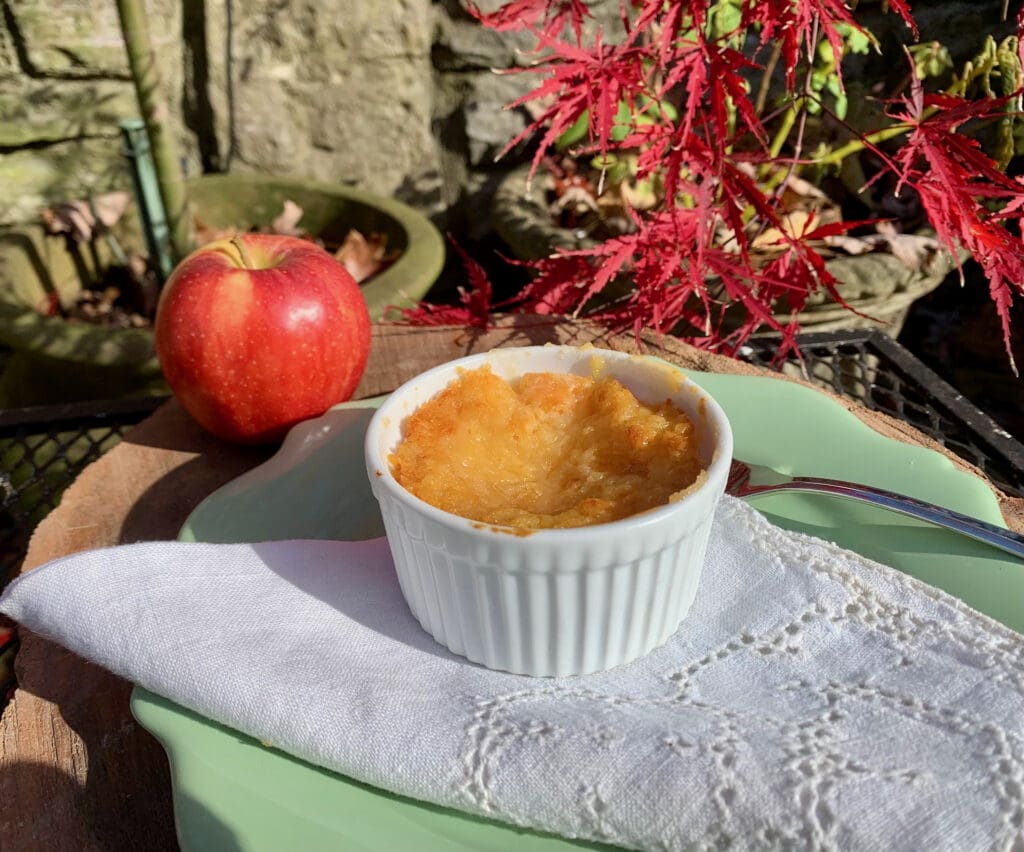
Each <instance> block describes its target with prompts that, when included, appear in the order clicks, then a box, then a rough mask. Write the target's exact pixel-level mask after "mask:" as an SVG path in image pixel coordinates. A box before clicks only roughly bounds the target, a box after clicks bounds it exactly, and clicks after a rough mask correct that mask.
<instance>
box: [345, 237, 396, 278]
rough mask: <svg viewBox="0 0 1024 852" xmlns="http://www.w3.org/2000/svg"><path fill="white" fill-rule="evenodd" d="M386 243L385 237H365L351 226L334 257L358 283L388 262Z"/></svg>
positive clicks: (378, 270)
mask: <svg viewBox="0 0 1024 852" xmlns="http://www.w3.org/2000/svg"><path fill="white" fill-rule="evenodd" d="M386 244H387V241H386V239H385V238H384V237H383V236H382V235H380V234H371V235H370V237H369V238H367V237H364V236H363V235H362V234H361V233H359V231H357V230H355V228H353V229H351V230H350V231H349V232H348V233H347V234H346V235H345V240H344V242H342V244H341V248H339V249H338V250H337V251H336V252H335V253H334V257H335V259H336V260H337V261H338V262H339V263H340V264H341V265H342V266H344V267H345V268H346V269H347V270H348V271H349V274H350V275H351V276H352V277H353V278H355V279H356V282H357V283H358V282H360V281H365V280H366V279H367V278H369V277H370V276H371V275H373V274H374V273H376V272H380V270H381V269H383V268H384V267H385V266H386V265H387V264H388V263H389V262H390V258H389V257H388V255H387V250H386Z"/></svg>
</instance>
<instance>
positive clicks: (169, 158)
mask: <svg viewBox="0 0 1024 852" xmlns="http://www.w3.org/2000/svg"><path fill="white" fill-rule="evenodd" d="M117 12H118V15H120V17H121V34H122V35H123V36H124V44H125V48H126V50H127V53H128V65H129V67H130V68H131V73H132V80H133V81H134V83H135V94H136V96H137V97H138V100H139V109H140V111H141V112H142V119H143V121H144V122H145V123H146V133H147V135H148V136H149V147H150V151H151V152H152V156H153V164H154V166H155V167H156V174H157V183H158V184H159V186H160V196H161V198H162V199H163V203H164V210H165V212H166V216H167V224H168V227H169V228H170V241H171V254H172V256H173V258H174V260H175V262H177V261H179V260H181V259H182V258H183V257H184V256H185V255H186V254H188V252H189V250H190V248H191V243H192V235H191V223H190V222H189V217H188V200H187V196H186V192H185V178H184V175H183V174H182V170H181V161H180V159H179V157H178V154H177V151H176V147H177V146H176V145H175V144H174V140H173V139H172V138H171V135H170V133H168V131H167V126H166V119H167V105H166V104H165V103H164V101H163V99H162V97H161V94H160V72H159V69H158V68H157V63H156V53H155V51H154V50H153V45H152V43H151V42H150V39H149V28H148V27H147V25H146V9H145V6H144V4H143V1H142V0H117Z"/></svg>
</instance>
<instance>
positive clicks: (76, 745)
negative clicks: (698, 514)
mask: <svg viewBox="0 0 1024 852" xmlns="http://www.w3.org/2000/svg"><path fill="white" fill-rule="evenodd" d="M547 342H552V343H574V344H583V343H593V345H595V346H600V347H606V348H612V349H621V350H627V351H635V350H636V348H637V343H636V340H635V339H634V338H633V336H632V335H610V334H608V333H606V332H602V331H601V330H599V329H597V328H595V327H593V326H589V325H586V324H584V323H576V322H566V321H556V320H553V319H551V318H542V317H506V318H503V319H501V320H499V321H498V323H497V325H496V326H495V327H493V328H492V329H490V330H488V331H486V332H484V331H482V330H480V329H474V328H461V327H458V328H455V327H434V328H415V329H413V328H407V327H400V326H388V325H380V326H377V327H375V329H374V337H373V347H372V350H371V357H370V363H369V365H368V367H367V370H366V373H365V375H364V377H363V381H362V383H361V384H360V386H359V389H358V390H357V392H356V396H357V397H364V396H374V395H376V394H380V393H385V392H387V391H389V390H393V389H394V388H395V387H397V386H398V385H399V384H401V383H402V382H403V381H405V380H406V379H408V378H411V377H412V376H413V375H415V374H417V373H419V372H421V371H423V370H424V369H426V368H428V367H431V366H434V365H436V364H439V363H442V362H444V361H449V360H451V359H453V358H458V357H461V356H463V355H467V354H471V353H473V352H481V351H486V350H488V349H492V348H495V347H499V346H524V345H536V344H542V343H547ZM644 346H645V349H646V351H648V352H651V353H652V354H656V355H659V356H661V357H663V358H666V359H668V360H671V361H673V362H675V363H677V364H680V365H681V366H683V367H687V368H689V369H695V370H710V371H715V372H728V373H745V374H750V375H772V376H777V374H774V373H772V374H766V373H765V372H764V371H761V370H758V369H757V368H754V367H751V366H749V365H746V364H742V363H740V362H737V361H733V360H730V359H727V358H722V357H720V356H714V355H709V354H707V353H704V352H700V351H698V350H696V349H693V348H692V347H689V346H687V345H685V344H682V343H679V342H678V341H674V340H670V339H658V338H654V337H649V338H647V337H645V338H644ZM779 380H780V381H790V380H789V379H782V378H779ZM840 402H841V403H842V404H843V405H844V406H845V407H846V408H848V409H849V410H851V411H853V412H854V413H855V414H857V415H858V416H859V417H861V419H863V420H865V422H867V423H869V425H871V426H872V427H874V428H875V429H877V430H878V431H880V432H882V433H883V434H886V435H888V436H889V437H894V438H897V439H900V440H904V441H908V442H911V443H916V444H921V445H924V446H928V447H931V448H932V449H937V450H939V451H940V452H944V451H943V450H942V448H941V447H939V446H938V445H937V444H936V443H935V442H934V441H932V440H931V439H929V438H927V437H925V436H924V435H922V434H920V433H918V432H917V431H916V430H914V429H913V428H912V427H910V426H908V425H906V424H903V423H900V422H898V421H895V420H892V419H890V418H888V417H886V416H885V415H881V414H877V413H872V412H868V411H867V410H865V409H863V408H860V407H859V406H858V405H857V404H856V403H853V402H851V401H849V400H840ZM272 452H273V448H251V447H239V446H233V445H229V444H226V443H224V442H223V441H220V440H218V439H216V438H214V437H212V436H210V435H208V434H206V433H204V432H203V431H202V430H201V429H200V428H199V427H198V426H197V425H196V424H195V423H194V422H193V421H192V420H191V418H190V417H189V416H188V415H187V414H186V413H185V412H184V411H183V410H182V408H181V407H180V406H179V405H178V404H177V403H176V402H174V401H171V402H169V403H167V404H166V405H164V406H162V407H161V408H160V409H159V410H158V411H157V412H156V413H155V414H153V415H152V416H151V417H150V418H148V419H147V420H145V421H144V422H143V423H141V424H139V425H138V426H137V427H135V428H134V429H133V430H132V431H131V432H130V433H129V434H128V435H127V437H126V439H125V440H124V441H123V442H122V443H121V444H119V445H118V446H117V447H115V448H114V449H113V450H111V451H110V452H109V453H107V454H106V455H104V456H103V457H102V458H101V459H99V460H98V461H96V462H95V463H93V464H92V465H90V466H89V467H88V468H87V469H86V470H85V471H84V472H83V473H82V474H81V476H79V478H78V479H77V480H76V481H75V483H73V484H72V486H71V487H70V488H69V489H68V491H67V492H66V493H65V495H64V498H63V500H62V502H61V505H60V506H59V507H58V508H57V509H55V510H54V511H53V512H52V513H51V514H50V515H49V517H47V518H46V520H44V521H43V522H42V523H41V524H40V525H39V527H38V529H37V530H36V533H35V535H34V536H33V539H32V542H31V545H30V547H29V552H28V555H27V557H26V559H25V563H24V566H23V569H22V570H23V571H29V570H31V569H32V568H34V567H36V566H38V565H41V564H43V563H45V562H48V561H50V560H52V559H55V558H57V557H59V556H64V555H67V554H70V553H75V552H77V551H81V550H86V549H89V548H94V547H103V546H107V545H113V544H120V543H128V542H136V541H153V540H160V539H173V538H175V536H176V535H177V532H178V530H179V528H180V527H181V525H182V523H183V522H184V521H185V519H186V518H187V517H188V515H189V514H190V513H191V511H192V510H193V509H194V508H195V506H196V505H197V504H198V503H199V501H200V500H202V499H203V497H205V496H206V495H207V494H209V493H210V492H211V491H213V490H215V489H216V488H218V487H220V486H221V485H223V484H224V483H226V482H228V481H229V480H231V479H234V478H235V477H236V476H238V475H239V474H241V473H243V472H244V471H246V470H248V469H249V468H251V467H253V466H255V465H256V464H259V463H260V462H262V461H264V460H265V459H266V458H268V457H269V456H270V455H271V454H272ZM947 455H948V453H947ZM957 463H958V464H959V465H960V466H962V467H965V468H967V469H971V468H969V467H968V466H967V465H965V464H963V463H962V462H959V461H957ZM971 470H973V469H971ZM975 472H977V471H975ZM999 496H1000V499H1001V506H1002V508H1003V513H1004V515H1005V516H1006V518H1007V522H1008V524H1009V525H1010V526H1011V527H1014V528H1016V529H1018V530H1024V502H1022V501H1020V500H1013V499H1010V498H1007V497H1005V496H1003V495H999ZM15 672H16V675H17V679H18V688H17V690H16V691H15V694H14V697H13V699H12V700H11V702H10V703H9V704H8V706H7V708H6V709H5V711H4V713H3V716H2V717H0V802H2V803H3V804H2V806H0V848H2V849H4V850H7V852H21V850H26V852H28V850H32V852H35V850H48V852H63V851H64V850H67V852H87V850H102V852H111V850H113V851H114V852H119V850H135V849H138V850H147V852H158V850H164V849H176V848H177V843H176V840H175V835H174V822H173V813H172V809H171V786H170V775H169V769H168V764H167V758H166V756H165V755H164V752H163V750H162V749H161V748H160V746H159V745H158V744H157V742H156V740H154V739H153V738H152V737H151V736H150V735H149V734H148V733H147V732H145V731H144V730H142V729H141V728H140V727H139V726H138V725H137V724H136V723H135V721H134V720H133V719H132V717H131V715H130V713H129V709H128V699H129V694H130V692H131V684H129V683H127V682H125V681H123V680H121V679H120V678H117V677H115V676H113V675H111V674H109V673H107V672H105V671H103V670H102V669H100V668H98V667H96V666H94V665H91V664H90V663H87V662H86V661H84V660H82V659H81V658H79V657H77V656H75V655H74V654H71V653H70V652H68V651H66V650H64V649H63V648H61V647H59V646H57V645H55V644H53V643H51V642H49V641H47V640H46V639H43V638H42V637H40V636H37V635H34V634H31V633H28V632H27V631H22V635H21V648H20V650H19V652H18V656H17V659H16V666H15Z"/></svg>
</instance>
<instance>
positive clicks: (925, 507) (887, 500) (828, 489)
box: [744, 476, 1024, 559]
mask: <svg viewBox="0 0 1024 852" xmlns="http://www.w3.org/2000/svg"><path fill="white" fill-rule="evenodd" d="M744 490H745V492H746V494H749V495H753V494H760V493H767V492H769V491H814V492H817V493H821V494H831V495H833V496H835V497H846V498H848V499H850V500H860V501H861V502H863V503H871V504H872V505H875V506H881V507H883V508H885V509H890V510H891V511H893V512H899V513H901V514H903V515H909V516H910V517H912V518H917V519H919V520H922V521H928V522H930V523H933V524H936V525H937V526H940V527H945V528H946V529H950V530H955V531H956V532H958V533H962V534H963V535H966V536H970V537H971V538H973V539H976V540H977V541H981V542H984V543H985V544H988V545H991V546H992V547H998V548H999V549H1000V550H1004V551H1006V552H1007V553H1012V554H1013V555H1014V556H1016V557H1017V558H1018V559H1024V535H1020V534H1019V533H1015V532H1013V531H1012V530H1008V529H1004V528H1003V527H998V526H996V525H995V524H990V523H988V522H986V521H982V520H979V519H978V518H972V517H970V516H969V515H964V514H961V513H960V512H954V511H953V510H952V509H944V508H943V507H941V506H936V505H934V504H932V503H925V502H923V501H921V500H915V499H914V498H913V497H907V496H905V495H903V494H895V493H893V492H892V491H885V490H883V489H881V488H872V487H871V486H869V485H857V484H855V483H852V482H841V481H838V480H835V479H819V478H817V477H812V476H798V477H794V478H793V479H792V480H790V481H789V482H784V483H779V484H777V485H747V486H746V487H745V489H744Z"/></svg>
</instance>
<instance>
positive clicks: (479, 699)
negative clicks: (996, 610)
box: [0, 497, 1024, 850]
mask: <svg viewBox="0 0 1024 852" xmlns="http://www.w3.org/2000/svg"><path fill="white" fill-rule="evenodd" d="M0 611H3V612H4V613H6V614H8V615H9V616H11V617H12V618H14V619H15V620H16V621H18V622H20V623H21V624H23V625H25V626H27V627H29V628H30V629H32V630H35V631H37V632H39V633H42V634H44V635H46V636H49V637H51V638H53V639H54V640H56V641H57V642H59V643H60V644H62V645H64V646H66V647H68V648H70V649H72V650H74V651H76V652H78V653H79V654H81V655H82V656H84V657H87V658H89V659H91V660H94V661H96V662H98V663H99V664H101V665H103V666H105V667H106V668H108V669H110V670H112V671H114V672H116V673H117V674H120V675H122V676H124V677H126V678H128V679H129V680H131V681H134V682H135V683H137V684H140V685H142V686H144V687H146V688H147V689H150V690H152V691H153V692H156V693H158V694H160V695H163V696H165V697H167V698H170V699H172V700H174V701H176V702H178V703H180V704H182V705H184V706H186V707H188V708H191V709H192V710H195V711H196V712H198V713H200V714H202V715H204V716H207V717H209V718H211V719H214V720H216V721H218V722H222V723H224V724H226V725H229V726H231V727H233V728H235V729H237V730H239V731H243V732H245V733H247V734H250V735H252V736H254V737H257V738H259V739H260V740H263V741H266V742H270V743H272V744H273V745H274V746H276V747H278V748H280V749H283V750H284V751H287V752H290V753H292V754H295V755H297V756H299V757H302V758H305V759H306V760H308V761H311V762H313V763H316V764H320V765H322V766H326V767H329V768H332V769H335V770H337V771H339V772H341V773H343V774H345V775H349V776H351V777H353V778H356V779H359V780H361V781H365V782H367V783H369V784H372V785H375V786H378V787H382V788H386V789H388V790H391V791H394V792H397V793H400V794H403V795H407V796H412V797H415V798H418V799H425V800H429V801H432V802H436V803H439V804H441V805H447V806H450V807H454V808H459V809H462V810H466V811H470V812H473V813H478V814H483V815H485V816H488V817H492V818H495V819H499V820H503V821H507V822H511V823H514V824H518V825H522V826H529V827H534V828H540V829H545V830H547V831H551V832H555V833H558V834H561V835H565V836H568V837H580V838H588V839H593V840H603V841H606V842H610V843H614V844H619V845H622V846H626V847H632V848H642V849H662V848H669V849H676V848H683V847H690V846H694V845H699V846H708V847H713V846H718V845H722V846H725V845H728V844H729V843H732V844H734V845H735V846H737V847H740V848H743V847H754V848H763V847H780V846H782V847H784V846H799V847H801V848H804V847H821V848H824V847H837V848H843V849H881V848H885V849H906V850H917V849H923V848H929V849H967V848H982V847H984V848H1007V849H1009V848H1016V847H1014V843H1015V842H1017V843H1019V842H1020V838H1021V832H1022V830H1024V803H1022V790H1024V714H1022V713H1021V707H1022V706H1024V704H1022V699H1024V639H1022V637H1021V636H1019V635H1018V634H1016V633H1014V632H1013V631H1011V630H1009V629H1007V628H1005V627H1003V626H1001V625H999V624H997V623H996V622H994V621H992V620H990V619H989V618H987V617H985V616H983V615H980V614H978V613H976V612H974V611H972V610H970V609H969V608H968V607H966V606H965V605H963V604H962V603H960V602H958V601H957V600H956V599H954V598H952V597H950V596H948V595H946V594H945V593H943V592H940V591H937V590H935V589H933V588H931V587H929V586H926V585H923V584H921V583H919V582H917V581H914V580H912V579H909V578H907V577H905V576H904V575H902V574H899V573H898V572H896V571H894V570H892V569H890V568H887V567H885V566H881V565H878V564H876V563H873V562H869V561H867V560H865V559H862V558H861V557H859V556H856V555H854V554H852V553H849V552H847V551H844V550H840V549H839V548H836V547H834V546H832V545H830V544H827V543H824V542H822V541H819V540H817V539H813V538H809V537H806V536H802V535H798V534H795V533H787V532H784V531H782V530H780V529H778V528H776V527H774V526H771V525H770V524H769V523H768V522H767V521H765V520H764V518H762V517H761V516H760V515H759V514H757V513H756V512H755V511H754V510H753V509H751V508H749V507H748V506H746V505H745V504H743V503H740V502H738V501H736V500H733V499H730V498H728V497H727V498H725V499H723V501H722V504H721V507H720V509H719V512H718V516H717V518H716V526H715V531H714V534H713V536H712V542H711V546H710V549H709V555H708V563H707V568H706V570H705V573H704V576H703V578H702V579H701V585H700V589H699V591H698V594H697V599H696V602H695V604H694V607H693V610H692V611H691V613H690V616H689V617H688V618H687V620H686V621H684V623H683V625H682V627H681V628H680V629H679V630H678V631H677V632H676V634H675V635H674V636H673V637H672V638H671V639H670V640H669V642H668V643H667V644H666V645H665V646H663V647H662V648H659V649H657V650H655V651H654V652H652V653H651V654H649V655H648V656H647V657H645V658H643V659H641V660H639V661H637V662H635V663H632V664H630V665H627V666H622V667H619V668H617V669H613V670H611V671H608V672H604V673H601V674H595V675H588V676H585V677H579V678H565V679H541V678H528V677H521V676H516V675H510V674H505V673H502V672H496V671H490V670H487V669H484V668H482V667H480V666H476V665H473V664H472V663H469V662H467V661H465V660H464V659H462V658H461V657H458V656H455V655H453V654H451V653H449V652H448V651H447V650H445V649H444V648H442V647H441V646H440V645H438V644H436V643H435V642H434V641H433V640H432V639H431V638H430V637H429V636H428V635H427V634H426V633H425V632H424V631H423V630H422V629H421V628H420V626H419V624H418V623H417V622H416V621H415V619H414V618H413V616H412V615H411V614H410V612H409V611H408V609H407V607H406V605H405V602H404V600H403V599H402V596H401V593H400V590H399V588H398V584H397V581H396V579H395V575H394V571H393V568H392V565H391V557H390V554H389V552H388V549H387V544H386V543H385V541H384V540H383V539H377V540H374V541H366V542H328V541H285V542H270V543H263V544H253V545H228V544H220V545H207V544H183V543H170V542H161V543H151V544H136V545H125V546H121V547H116V548H112V549H107V550H98V551H91V552H87V553H81V554H77V555H74V556H71V557H67V558H65V559H62V560H58V561H56V562H52V563H50V564H48V565H46V566H43V567H41V568H38V569H36V570H34V571H31V572H29V573H28V574H27V575H25V576H23V577H21V578H20V579H18V580H16V581H15V582H14V583H12V584H11V585H10V586H9V587H8V589H7V591H6V592H5V593H4V595H3V597H2V598H0Z"/></svg>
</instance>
